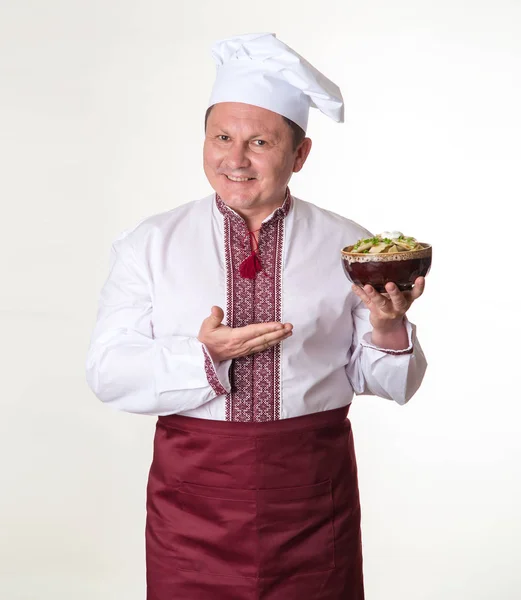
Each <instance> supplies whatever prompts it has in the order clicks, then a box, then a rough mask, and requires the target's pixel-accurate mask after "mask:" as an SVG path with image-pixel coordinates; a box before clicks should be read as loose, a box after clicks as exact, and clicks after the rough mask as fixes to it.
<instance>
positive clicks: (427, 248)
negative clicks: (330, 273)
mask: <svg viewBox="0 0 521 600" xmlns="http://www.w3.org/2000/svg"><path fill="white" fill-rule="evenodd" d="M418 243H419V244H421V245H422V246H423V248H419V249H418V250H405V251H404V252H392V253H391V254H389V253H383V252H378V253H375V254H372V255H371V254H369V253H368V252H350V251H349V250H346V248H352V247H353V246H354V244H351V245H350V246H345V247H344V248H342V250H341V251H340V252H341V253H342V254H344V255H346V256H385V255H387V256H391V255H393V254H407V253H412V252H422V251H423V250H431V251H432V244H427V243H426V242H418Z"/></svg>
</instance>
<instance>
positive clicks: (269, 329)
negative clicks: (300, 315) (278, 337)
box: [234, 322, 293, 342]
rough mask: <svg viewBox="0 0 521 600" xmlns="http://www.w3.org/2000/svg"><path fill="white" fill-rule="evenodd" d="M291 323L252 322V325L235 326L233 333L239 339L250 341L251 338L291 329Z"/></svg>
mask: <svg viewBox="0 0 521 600" xmlns="http://www.w3.org/2000/svg"><path fill="white" fill-rule="evenodd" d="M292 328H293V325H291V323H285V324H283V323H277V322H271V323H254V324H253V325H246V326H245V327H237V328H235V329H234V334H235V335H236V336H237V337H238V340H239V341H244V342H250V341H251V340H253V339H255V338H257V337H260V336H262V335H266V334H268V333H274V332H277V331H278V332H285V331H291V329H292Z"/></svg>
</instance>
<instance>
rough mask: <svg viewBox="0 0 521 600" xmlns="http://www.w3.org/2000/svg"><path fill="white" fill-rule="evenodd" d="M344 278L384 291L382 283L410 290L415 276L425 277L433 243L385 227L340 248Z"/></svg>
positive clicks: (429, 265)
mask: <svg viewBox="0 0 521 600" xmlns="http://www.w3.org/2000/svg"><path fill="white" fill-rule="evenodd" d="M341 255H342V264H343V267H344V271H345V274H346V276H347V278H348V279H349V280H350V281H352V282H353V283H355V284H357V285H361V286H364V285H367V284H369V285H372V286H373V287H374V289H375V290H376V291H377V292H380V293H382V292H384V293H385V291H386V290H385V284H386V283H389V282H393V283H395V284H396V285H397V286H398V288H399V289H400V290H401V291H406V290H411V289H412V287H413V285H414V281H415V280H416V278H417V277H425V276H426V275H427V273H428V272H429V270H430V267H431V262H432V246H431V245H430V244H426V243H424V242H418V240H417V239H416V238H414V237H411V236H405V235H404V234H403V233H402V232H401V231H384V232H383V233H380V234H378V235H376V236H373V237H371V238H363V239H360V240H358V241H357V242H356V243H355V244H353V245H351V246H346V247H345V248H344V249H343V250H342V252H341Z"/></svg>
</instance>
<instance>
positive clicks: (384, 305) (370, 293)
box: [364, 285, 390, 312]
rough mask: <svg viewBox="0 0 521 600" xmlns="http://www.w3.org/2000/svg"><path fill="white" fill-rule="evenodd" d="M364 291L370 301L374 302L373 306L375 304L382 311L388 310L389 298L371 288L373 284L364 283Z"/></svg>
mask: <svg viewBox="0 0 521 600" xmlns="http://www.w3.org/2000/svg"><path fill="white" fill-rule="evenodd" d="M364 292H365V293H366V294H367V297H368V298H369V300H370V302H371V303H372V304H374V306H376V307H377V308H378V309H379V310H381V311H383V312H387V311H388V310H389V307H390V302H389V300H388V299H387V298H386V297H385V296H382V294H379V293H378V292H377V291H376V290H375V289H374V288H373V286H371V285H365V286H364Z"/></svg>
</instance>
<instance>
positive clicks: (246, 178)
mask: <svg viewBox="0 0 521 600" xmlns="http://www.w3.org/2000/svg"><path fill="white" fill-rule="evenodd" d="M226 177H228V179H229V180H230V181H249V180H250V179H252V178H251V177H230V176H229V175H226Z"/></svg>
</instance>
